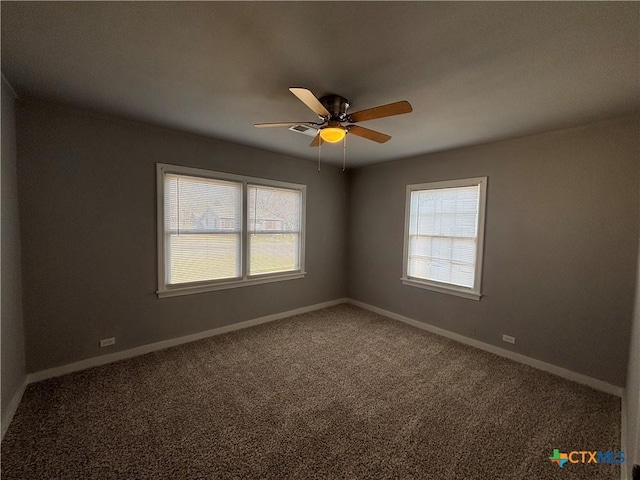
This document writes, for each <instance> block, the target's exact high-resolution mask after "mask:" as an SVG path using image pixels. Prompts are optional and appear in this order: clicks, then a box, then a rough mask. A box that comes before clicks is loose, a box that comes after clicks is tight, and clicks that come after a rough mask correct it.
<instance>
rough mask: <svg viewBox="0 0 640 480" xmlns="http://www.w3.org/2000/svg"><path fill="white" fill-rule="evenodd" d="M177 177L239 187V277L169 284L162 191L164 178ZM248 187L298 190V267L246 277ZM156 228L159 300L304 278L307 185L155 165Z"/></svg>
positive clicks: (247, 256)
mask: <svg viewBox="0 0 640 480" xmlns="http://www.w3.org/2000/svg"><path fill="white" fill-rule="evenodd" d="M167 173H168V174H177V175H185V176H193V177H202V178H211V179H215V180H227V181H232V182H238V183H241V184H242V206H241V212H242V226H241V229H240V240H241V245H242V248H241V252H240V272H241V275H240V276H239V277H233V278H225V279H220V280H205V281H200V282H190V283H183V284H178V285H168V284H167V283H166V278H167V276H166V275H167V270H166V265H167V251H166V249H165V230H164V221H165V218H164V217H165V192H164V175H165V174H167ZM248 185H256V186H263V187H273V188H285V189H289V190H299V191H300V192H301V195H302V202H301V206H300V251H299V255H300V268H299V269H298V270H292V271H287V272H276V273H261V274H254V275H249V272H248V264H249V263H248V259H249V242H248V232H249V207H248V202H247V197H248V190H249V189H248ZM156 202H157V203H156V217H157V218H156V228H157V232H156V233H157V239H156V240H157V244H156V255H157V267H158V269H157V272H158V278H157V282H158V283H157V285H158V290H157V291H156V294H157V295H158V298H165V297H175V296H179V295H190V294H196V293H204V292H211V291H216V290H227V289H230V288H238V287H245V286H250V285H260V284H263V283H271V282H281V281H285V280H294V279H298V278H303V277H304V276H305V275H306V274H307V272H306V270H305V243H306V242H305V232H306V211H307V186H306V185H302V184H298V183H291V182H282V181H278V180H270V179H267V178H258V177H249V176H245V175H236V174H233V173H226V172H220V171H214V170H207V169H202V168H194V167H185V166H181V165H171V164H167V163H156Z"/></svg>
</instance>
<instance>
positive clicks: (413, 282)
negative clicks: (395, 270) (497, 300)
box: [400, 278, 482, 300]
mask: <svg viewBox="0 0 640 480" xmlns="http://www.w3.org/2000/svg"><path fill="white" fill-rule="evenodd" d="M400 280H401V281H402V283H403V284H404V285H409V286H410V287H417V288H424V289H425V290H432V291H434V292H438V293H446V294H448V295H455V296H456V297H462V298H469V299H471V300H480V297H482V294H480V293H478V292H474V291H472V290H469V289H463V288H457V287H455V286H448V285H445V284H434V283H430V282H428V281H426V280H417V279H414V278H401V279H400Z"/></svg>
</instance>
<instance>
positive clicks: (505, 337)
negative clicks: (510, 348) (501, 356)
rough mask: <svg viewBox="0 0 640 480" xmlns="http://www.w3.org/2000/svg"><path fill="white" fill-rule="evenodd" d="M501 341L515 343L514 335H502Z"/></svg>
mask: <svg viewBox="0 0 640 480" xmlns="http://www.w3.org/2000/svg"><path fill="white" fill-rule="evenodd" d="M502 341H503V342H507V343H511V344H514V345H515V343H516V337H512V336H511V335H504V334H503V335H502Z"/></svg>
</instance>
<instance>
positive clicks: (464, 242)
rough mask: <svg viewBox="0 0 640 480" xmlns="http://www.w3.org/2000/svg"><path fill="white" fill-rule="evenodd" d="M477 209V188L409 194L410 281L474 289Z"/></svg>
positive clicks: (458, 188)
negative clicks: (414, 279)
mask: <svg viewBox="0 0 640 480" xmlns="http://www.w3.org/2000/svg"><path fill="white" fill-rule="evenodd" d="M479 205H480V185H471V186H464V187H454V188H437V189H427V190H414V191H412V192H411V197H410V214H409V225H408V228H409V242H408V259H407V260H408V264H407V274H408V276H409V277H413V278H419V279H425V280H432V281H435V282H442V283H447V284H452V285H458V286H461V287H467V288H471V289H473V288H474V286H475V285H474V282H475V277H476V275H475V274H476V252H477V251H478V248H477V247H478V243H477V242H478V215H479Z"/></svg>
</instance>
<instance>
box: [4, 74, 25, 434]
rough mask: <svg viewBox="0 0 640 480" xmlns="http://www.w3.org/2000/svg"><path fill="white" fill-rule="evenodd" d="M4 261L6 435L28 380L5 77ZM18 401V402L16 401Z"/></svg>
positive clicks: (11, 111)
mask: <svg viewBox="0 0 640 480" xmlns="http://www.w3.org/2000/svg"><path fill="white" fill-rule="evenodd" d="M1 132H2V139H1V142H2V168H1V170H2V185H1V187H0V188H2V212H1V215H2V234H1V236H2V245H1V246H0V247H1V248H0V250H1V252H2V253H1V257H2V271H1V272H0V274H1V283H0V285H1V287H0V288H1V292H0V298H1V300H0V303H1V306H0V337H1V339H2V340H1V344H2V345H1V348H2V355H1V359H0V360H1V361H2V367H1V369H2V378H1V379H0V381H1V383H2V397H1V399H0V402H1V403H2V426H3V429H2V431H3V432H4V428H5V427H6V422H7V421H8V416H9V415H10V414H11V411H10V409H11V407H12V402H13V401H14V398H15V396H16V395H19V393H20V392H21V391H22V386H23V385H24V382H25V379H26V372H25V343H24V326H23V315H22V275H21V266H20V258H21V249H20V222H19V212H18V179H17V174H16V168H17V155H16V124H15V98H14V93H13V89H12V88H11V86H10V85H9V84H8V83H6V81H5V79H4V77H2V127H1ZM16 400H17V399H16Z"/></svg>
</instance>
